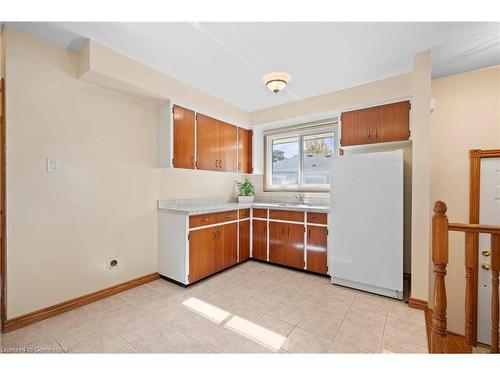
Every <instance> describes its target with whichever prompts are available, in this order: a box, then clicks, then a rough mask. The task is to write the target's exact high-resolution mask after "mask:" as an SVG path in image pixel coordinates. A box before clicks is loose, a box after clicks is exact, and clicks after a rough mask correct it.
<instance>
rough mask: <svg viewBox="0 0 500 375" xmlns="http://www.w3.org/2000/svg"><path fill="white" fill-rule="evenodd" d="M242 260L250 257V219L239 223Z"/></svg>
mask: <svg viewBox="0 0 500 375" xmlns="http://www.w3.org/2000/svg"><path fill="white" fill-rule="evenodd" d="M239 245H240V262H243V261H244V260H247V259H248V258H250V220H243V221H240V223H239Z"/></svg>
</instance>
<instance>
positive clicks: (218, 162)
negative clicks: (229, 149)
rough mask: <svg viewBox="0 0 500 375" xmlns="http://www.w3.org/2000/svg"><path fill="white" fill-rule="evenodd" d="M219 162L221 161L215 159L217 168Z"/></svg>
mask: <svg viewBox="0 0 500 375" xmlns="http://www.w3.org/2000/svg"><path fill="white" fill-rule="evenodd" d="M218 163H219V161H218V160H217V159H215V168H218V167H219V165H218Z"/></svg>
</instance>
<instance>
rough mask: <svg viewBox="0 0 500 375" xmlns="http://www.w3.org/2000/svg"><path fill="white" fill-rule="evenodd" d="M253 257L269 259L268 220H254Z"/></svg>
mask: <svg viewBox="0 0 500 375" xmlns="http://www.w3.org/2000/svg"><path fill="white" fill-rule="evenodd" d="M252 243H253V246H252V257H253V258H255V259H260V260H267V222H266V221H264V220H253V221H252Z"/></svg>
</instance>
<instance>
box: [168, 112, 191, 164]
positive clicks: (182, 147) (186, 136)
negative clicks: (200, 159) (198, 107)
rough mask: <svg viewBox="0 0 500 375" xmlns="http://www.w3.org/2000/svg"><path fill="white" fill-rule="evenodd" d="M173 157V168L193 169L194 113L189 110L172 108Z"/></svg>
mask: <svg viewBox="0 0 500 375" xmlns="http://www.w3.org/2000/svg"><path fill="white" fill-rule="evenodd" d="M172 112H173V124H174V125H173V126H174V129H173V130H174V157H173V159H172V165H173V166H174V167H175V168H189V169H194V167H195V165H194V162H195V160H194V129H195V113H194V112H193V111H191V110H189V109H186V108H182V107H179V106H177V105H174V106H173V109H172Z"/></svg>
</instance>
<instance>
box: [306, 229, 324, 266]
mask: <svg viewBox="0 0 500 375" xmlns="http://www.w3.org/2000/svg"><path fill="white" fill-rule="evenodd" d="M326 241H327V229H326V228H325V227H315V226H310V225H309V226H308V227H307V269H308V270H309V271H313V272H319V273H324V274H326V273H327V262H326V251H327V248H326V243H327V242H326Z"/></svg>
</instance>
